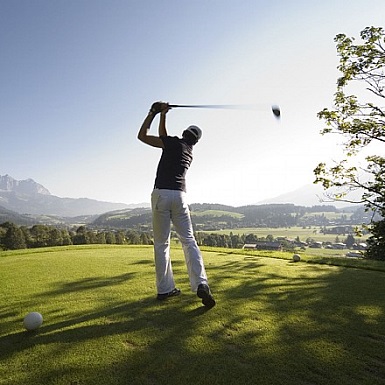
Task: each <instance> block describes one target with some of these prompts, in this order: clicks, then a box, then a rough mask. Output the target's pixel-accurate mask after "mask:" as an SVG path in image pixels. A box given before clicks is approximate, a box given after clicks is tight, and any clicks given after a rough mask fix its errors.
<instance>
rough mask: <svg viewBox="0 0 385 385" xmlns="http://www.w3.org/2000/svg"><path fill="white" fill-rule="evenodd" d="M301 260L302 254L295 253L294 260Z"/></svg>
mask: <svg viewBox="0 0 385 385" xmlns="http://www.w3.org/2000/svg"><path fill="white" fill-rule="evenodd" d="M300 260H301V256H300V255H299V254H294V255H293V261H294V262H299V261H300Z"/></svg>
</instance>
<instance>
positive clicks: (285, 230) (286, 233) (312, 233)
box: [202, 226, 368, 243]
mask: <svg viewBox="0 0 385 385" xmlns="http://www.w3.org/2000/svg"><path fill="white" fill-rule="evenodd" d="M326 227H327V228H329V227H335V226H326ZM322 228H323V226H311V227H310V228H309V227H305V228H303V227H279V228H269V227H261V228H257V227H249V228H239V229H224V230H214V231H202V232H205V233H209V234H210V233H215V234H227V235H229V234H230V233H233V234H236V235H243V234H246V235H247V234H255V235H257V236H258V237H259V238H263V237H267V236H268V235H273V236H274V238H277V237H287V238H289V239H295V238H297V237H299V239H300V240H301V241H306V239H308V238H312V239H313V240H314V241H317V242H332V243H334V242H335V241H336V238H337V235H336V234H323V233H321V230H322ZM346 237H347V234H345V235H338V238H339V239H340V241H343V240H345V239H346ZM355 238H356V239H357V241H358V242H365V240H366V239H367V238H368V235H366V236H362V237H355Z"/></svg>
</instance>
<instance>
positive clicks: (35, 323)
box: [23, 311, 43, 330]
mask: <svg viewBox="0 0 385 385" xmlns="http://www.w3.org/2000/svg"><path fill="white" fill-rule="evenodd" d="M42 323H43V316H42V315H41V314H40V313H38V312H37V311H33V312H31V313H28V314H27V315H26V316H25V317H24V320H23V325H24V327H25V328H26V329H27V330H36V329H39V327H40V326H41V325H42Z"/></svg>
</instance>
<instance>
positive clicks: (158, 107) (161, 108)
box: [150, 102, 170, 115]
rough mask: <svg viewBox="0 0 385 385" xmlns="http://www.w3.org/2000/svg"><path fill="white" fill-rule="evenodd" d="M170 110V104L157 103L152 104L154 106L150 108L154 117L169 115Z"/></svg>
mask: <svg viewBox="0 0 385 385" xmlns="http://www.w3.org/2000/svg"><path fill="white" fill-rule="evenodd" d="M169 109H170V106H169V105H168V103H165V102H155V103H153V104H152V106H151V108H150V112H151V113H152V114H153V115H157V114H159V113H160V112H161V113H167V112H168V110H169Z"/></svg>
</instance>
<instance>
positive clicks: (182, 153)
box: [155, 136, 193, 192]
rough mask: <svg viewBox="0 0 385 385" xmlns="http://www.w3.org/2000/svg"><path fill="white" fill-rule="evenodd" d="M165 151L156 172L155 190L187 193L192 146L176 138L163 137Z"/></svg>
mask: <svg viewBox="0 0 385 385" xmlns="http://www.w3.org/2000/svg"><path fill="white" fill-rule="evenodd" d="M161 139H162V141H163V144H164V149H163V152H162V156H161V158H160V161H159V164H158V169H157V172H156V179H155V188H159V189H167V190H180V191H184V192H186V179H185V176H186V172H187V170H188V168H189V167H190V164H191V162H192V160H193V156H192V145H190V144H188V143H186V141H185V140H184V139H179V138H178V137H176V136H162V137H161Z"/></svg>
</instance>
